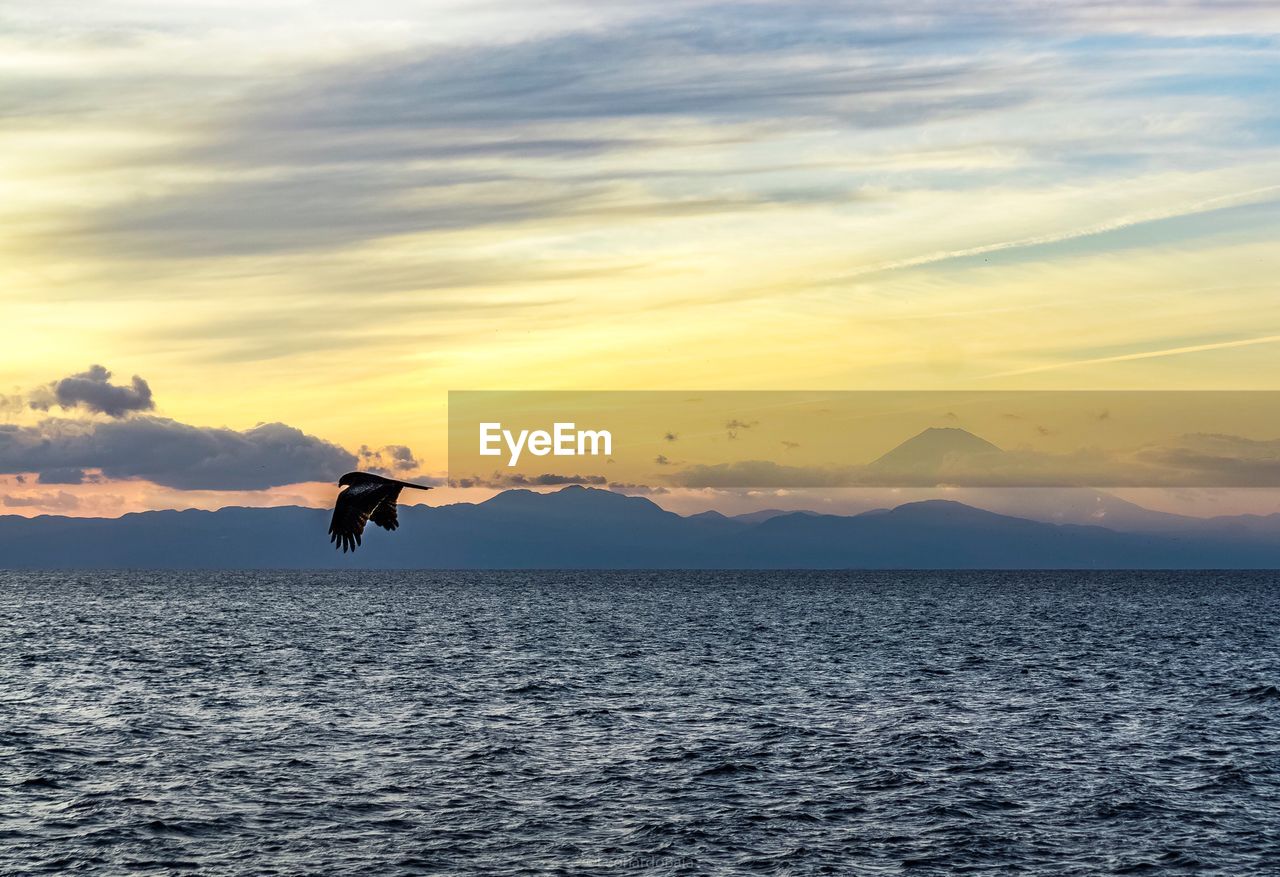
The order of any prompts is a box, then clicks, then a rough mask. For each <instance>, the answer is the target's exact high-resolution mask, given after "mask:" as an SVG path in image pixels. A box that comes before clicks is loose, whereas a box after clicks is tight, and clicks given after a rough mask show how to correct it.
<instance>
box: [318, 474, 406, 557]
mask: <svg viewBox="0 0 1280 877" xmlns="http://www.w3.org/2000/svg"><path fill="white" fill-rule="evenodd" d="M338 485H339V486H341V487H345V488H346V490H343V491H342V492H340V493H339V494H338V502H337V504H336V505H334V507H333V520H332V521H331V522H330V523H329V541H330V542H332V543H333V547H334V548H341V549H342V552H343V553H344V554H345V553H346V552H348V551H355V550H356V547H357V546H358V545H359V544H360V535H361V534H362V533H364V525H365V522H366V521H370V520H372V521H373V522H374V523H375V524H377V525H378V526H379V527H381V528H382V529H384V530H394V529H396V528H397V527H399V526H400V522H399V521H398V520H397V519H396V500H397V499H398V498H399V497H400V491H402V490H404V489H405V488H406V487H412V488H413V489H415V490H430V489H431V488H430V487H426V486H425V485H422V484H410V483H409V482H408V481H395V480H393V479H391V478H383V477H382V476H381V475H374V474H373V473H372V472H348V473H347V474H346V475H343V476H342V477H341V478H339V479H338Z"/></svg>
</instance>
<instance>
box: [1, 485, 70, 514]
mask: <svg viewBox="0 0 1280 877" xmlns="http://www.w3.org/2000/svg"><path fill="white" fill-rule="evenodd" d="M0 504H3V505H4V506H5V507H6V508H11V509H24V508H28V509H30V508H38V509H47V510H50V511H57V512H69V511H72V510H74V509H77V508H79V507H80V500H79V499H77V498H76V497H74V496H72V495H71V494H69V493H67V492H66V491H65V490H59V491H58V492H57V493H37V494H29V495H25V496H11V495H5V496H2V497H0Z"/></svg>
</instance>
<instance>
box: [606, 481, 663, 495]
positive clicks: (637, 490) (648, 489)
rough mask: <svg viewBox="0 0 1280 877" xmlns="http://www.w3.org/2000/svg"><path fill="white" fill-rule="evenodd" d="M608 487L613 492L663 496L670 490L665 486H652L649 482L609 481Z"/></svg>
mask: <svg viewBox="0 0 1280 877" xmlns="http://www.w3.org/2000/svg"><path fill="white" fill-rule="evenodd" d="M609 489H610V490H612V491H613V492H614V493H625V494H628V495H630V496H663V495H665V494H668V493H670V492H671V491H669V490H667V488H665V487H654V486H652V485H649V484H630V483H626V482H622V481H611V482H609Z"/></svg>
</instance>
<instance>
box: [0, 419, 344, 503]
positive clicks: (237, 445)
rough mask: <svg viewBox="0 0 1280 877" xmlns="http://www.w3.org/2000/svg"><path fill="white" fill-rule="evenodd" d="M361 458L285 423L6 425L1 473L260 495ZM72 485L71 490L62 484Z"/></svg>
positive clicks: (335, 471) (0, 441)
mask: <svg viewBox="0 0 1280 877" xmlns="http://www.w3.org/2000/svg"><path fill="white" fill-rule="evenodd" d="M356 460H357V458H356V455H355V454H352V453H351V452H349V451H347V450H345V449H343V448H341V447H339V446H337V445H335V444H332V443H330V442H327V441H324V440H323V439H320V438H317V437H315V436H311V435H307V434H306V433H304V432H302V431H301V430H300V429H297V428H295V427H292V426H287V425H286V424H283V423H263V424H259V425H258V426H255V427H253V428H252V429H247V430H243V431H239V430H234V429H227V428H220V427H201V426H191V425H188V424H185V423H179V422H178V421H175V420H170V419H168V418H163V417H154V416H147V415H141V416H135V417H131V418H129V419H126V420H112V421H107V422H89V421H80V420H69V419H65V418H49V419H46V420H44V421H42V422H41V423H39V424H37V425H35V426H17V425H13V424H0V472H3V473H20V472H39V473H40V475H41V481H45V482H46V483H47V478H53V479H58V478H68V477H70V475H71V473H73V472H74V470H84V469H96V470H100V471H101V473H102V474H103V475H104V476H105V477H107V478H126V479H134V478H139V479H145V480H147V481H151V482H154V483H156V484H159V485H162V486H165V487H173V488H178V489H182V490H200V489H203V490H259V489H265V488H268V487H277V486H280V485H284V484H296V483H299V482H304V481H333V480H336V479H337V478H338V477H339V476H340V475H342V473H344V472H347V471H349V470H351V469H354V468H355V467H356ZM64 483H66V482H64Z"/></svg>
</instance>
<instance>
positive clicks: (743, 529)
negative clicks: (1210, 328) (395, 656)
mask: <svg viewBox="0 0 1280 877" xmlns="http://www.w3.org/2000/svg"><path fill="white" fill-rule="evenodd" d="M1135 508H1136V507H1135ZM328 515H329V512H328V510H325V509H309V508H298V507H279V508H265V509H253V508H224V509H220V510H218V511H214V512H207V511H195V510H187V511H156V512H142V513H136V514H129V515H125V516H123V517H120V518H110V519H107V518H66V517H56V516H41V517H37V518H21V517H14V516H3V517H0V567H7V568H26V569H32V568H167V569H172V568H185V569H251V568H293V569H299V568H302V569H306V568H317V569H319V568H357V569H358V568H399V569H405V568H436V569H440V568H475V569H492V568H668V569H669V568H817V569H828V568H881V569H894V568H933V569H938V568H969V569H972V568H1004V569H1010V568H1038V569H1044V568H1078V569H1094V568H1166V569H1167V568H1273V567H1280V515H1272V516H1236V517H1232V518H1214V519H1207V520H1206V519H1198V518H1182V517H1180V516H1176V515H1162V514H1161V513H1157V512H1151V513H1150V515H1151V518H1150V524H1151V526H1150V527H1149V528H1148V529H1147V530H1146V531H1144V532H1132V531H1131V532H1122V531H1119V530H1115V529H1108V528H1105V527H1100V526H1087V525H1080V524H1053V523H1046V522H1044V521H1035V520H1029V519H1026V518H1020V517H1014V516H1011V515H1003V514H996V513H994V512H990V511H984V510H982V509H978V508H974V507H972V506H968V505H964V504H962V503H958V502H950V501H946V500H928V501H924V502H913V503H907V504H904V505H900V506H898V507H897V508H893V509H879V510H875V511H870V512H866V513H863V514H858V515H848V516H845V515H823V514H816V513H813V512H756V513H752V514H748V515H742V516H739V517H730V516H725V515H722V514H719V513H717V512H704V513H702V514H697V515H690V516H681V515H678V514H675V513H673V512H670V511H666V510H664V509H662V508H660V507H659V506H657V505H656V504H654V503H653V502H651V501H649V500H647V499H644V498H642V497H635V496H624V495H622V494H619V493H614V492H611V491H607V490H599V489H595V488H584V487H577V486H573V487H566V488H564V489H562V490H559V491H557V492H554V493H536V492H532V491H528V490H508V491H505V492H503V493H500V494H498V495H496V496H494V497H492V498H491V499H489V500H487V501H485V502H482V503H478V504H470V503H459V504H454V505H447V506H440V507H435V508H432V507H428V506H401V508H400V521H401V525H402V526H401V528H400V530H399V531H397V532H396V533H395V534H387V533H383V532H382V531H372V532H370V533H368V535H367V539H366V544H365V548H364V550H361V551H360V552H358V553H356V554H355V555H345V556H344V555H341V554H336V553H335V552H334V551H333V550H332V548H331V546H330V545H329V543H328V538H327V536H326V535H325V527H326V524H327V519H328ZM1131 518H1132V520H1137V521H1143V520H1146V519H1143V518H1141V516H1131Z"/></svg>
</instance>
